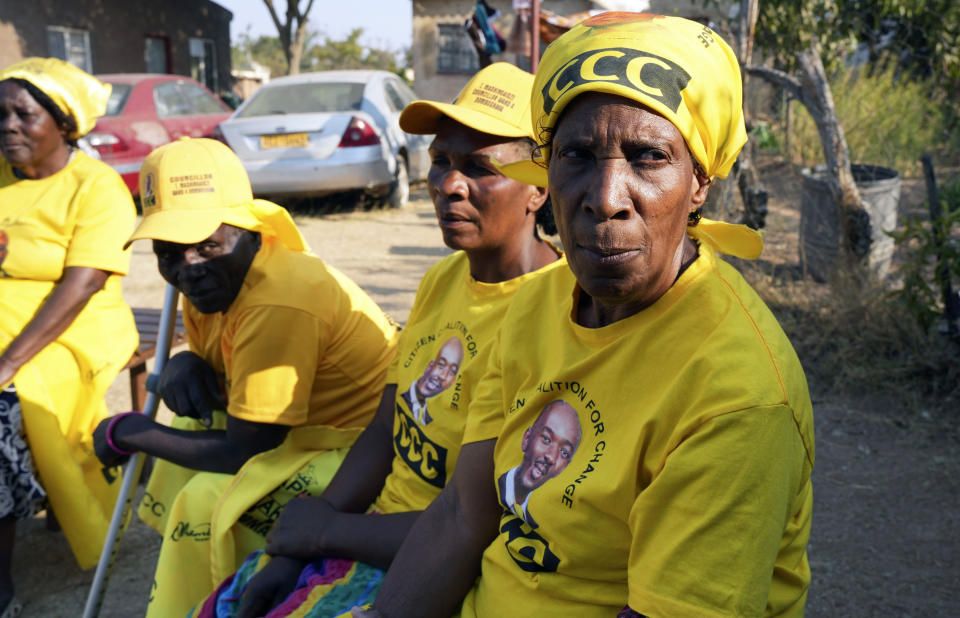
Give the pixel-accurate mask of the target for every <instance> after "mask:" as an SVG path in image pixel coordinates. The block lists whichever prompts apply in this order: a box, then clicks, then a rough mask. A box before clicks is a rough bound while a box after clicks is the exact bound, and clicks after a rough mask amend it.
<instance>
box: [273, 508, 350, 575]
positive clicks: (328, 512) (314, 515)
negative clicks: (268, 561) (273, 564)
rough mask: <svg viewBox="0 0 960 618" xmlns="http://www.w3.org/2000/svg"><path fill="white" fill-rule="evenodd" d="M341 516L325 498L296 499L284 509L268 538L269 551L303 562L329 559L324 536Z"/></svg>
mask: <svg viewBox="0 0 960 618" xmlns="http://www.w3.org/2000/svg"><path fill="white" fill-rule="evenodd" d="M338 515H339V513H338V512H337V510H336V509H334V508H333V505H331V504H330V503H329V502H327V501H326V500H324V499H323V498H313V497H302V498H295V499H293V500H291V501H290V502H288V503H287V505H286V506H284V507H283V511H282V512H281V513H280V517H278V518H277V521H276V522H274V524H273V528H272V529H271V530H270V533H269V534H268V535H267V547H266V552H267V553H268V554H270V555H271V556H287V557H290V558H298V559H300V560H308V561H309V560H317V559H319V558H322V557H325V556H324V554H325V553H326V552H325V547H324V543H323V538H324V535H325V534H327V533H329V532H330V529H331V527H332V526H333V523H334V520H335V519H336V518H337V516H338Z"/></svg>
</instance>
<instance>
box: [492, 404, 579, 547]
mask: <svg viewBox="0 0 960 618" xmlns="http://www.w3.org/2000/svg"><path fill="white" fill-rule="evenodd" d="M581 435H582V431H581V429H580V418H579V417H578V416H577V411H576V410H574V409H573V407H572V406H570V404H568V403H567V402H566V401H563V400H562V399H558V400H556V401H552V402H550V403H548V404H547V405H546V406H545V407H544V408H543V410H541V411H540V414H539V415H538V416H537V419H536V420H535V421H534V422H533V424H532V425H530V427H528V428H527V430H526V431H525V432H523V437H522V438H521V440H520V450H521V451H523V461H521V462H520V465H518V466H516V467H513V468H511V469H509V470H507V471H506V472H505V473H504V474H502V475H500V478H499V479H497V489H498V490H499V492H500V503H501V504H502V505H503V507H504V508H505V509H507V510H508V511H511V512H513V513H514V514H515V515H516V516H517V517H519V518H520V519H522V520H523V521H525V522H526V523H527V525H529V526H530V527H531V528H536V527H537V522H536V521H535V520H534V519H533V517H532V516H531V515H530V510H529V507H528V506H527V503H528V502H529V501H530V494H531V493H533V490H535V489H537V488H538V487H540V486H541V485H543V484H544V483H546V482H547V481H549V480H550V479H552V478H554V477H555V476H557V475H558V474H560V473H561V472H563V470H564V469H565V468H566V467H567V465H568V464H569V463H570V460H571V459H573V455H574V453H576V452H577V447H579V446H580V437H581Z"/></svg>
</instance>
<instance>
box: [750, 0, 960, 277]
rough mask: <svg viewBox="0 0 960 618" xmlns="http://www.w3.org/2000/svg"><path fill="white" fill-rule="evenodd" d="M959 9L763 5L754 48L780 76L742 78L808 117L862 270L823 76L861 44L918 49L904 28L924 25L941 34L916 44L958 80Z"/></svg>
mask: <svg viewBox="0 0 960 618" xmlns="http://www.w3.org/2000/svg"><path fill="white" fill-rule="evenodd" d="M956 4H957V3H956V2H955V0H932V1H927V0H761V1H760V7H759V18H758V20H757V27H756V33H755V43H756V45H757V47H758V48H760V49H761V50H763V51H764V52H765V53H766V54H767V56H768V57H773V58H775V59H776V62H777V67H778V68H770V67H758V66H748V67H747V71H748V72H749V73H751V74H753V75H756V76H758V77H760V78H763V79H765V80H767V81H769V82H771V83H773V84H775V85H777V86H779V87H781V88H783V89H784V90H785V91H786V92H787V93H788V94H789V95H790V96H791V97H792V98H795V99H797V100H799V101H800V102H801V103H802V104H803V105H804V107H806V109H807V111H809V112H810V115H811V116H812V117H813V119H814V122H815V123H816V126H817V130H818V133H819V136H820V142H821V146H822V148H823V153H824V159H825V160H826V166H827V172H828V182H829V185H830V190H831V193H832V194H833V197H834V199H835V201H836V203H837V204H839V206H840V211H841V212H842V213H844V216H843V227H844V239H845V243H844V248H845V249H846V250H847V251H846V252H847V255H848V258H849V260H848V261H849V263H851V264H852V265H856V264H862V263H863V261H864V258H866V256H867V255H868V253H869V248H870V240H871V239H870V231H869V217H868V216H867V214H866V209H865V208H864V204H863V200H862V198H861V196H860V191H859V189H858V188H857V185H856V183H855V182H854V179H853V174H852V172H851V169H850V153H849V148H848V147H847V141H846V137H845V135H844V131H843V127H842V126H841V124H840V122H839V120H838V118H837V112H836V108H835V106H834V102H833V94H832V93H831V91H830V86H829V83H828V82H827V73H828V71H831V70H833V69H835V68H836V67H838V66H839V64H840V63H842V62H844V61H845V59H846V58H847V57H848V56H849V54H850V53H851V52H852V51H853V50H854V49H855V47H856V45H857V43H858V42H860V41H865V40H866V41H867V42H868V44H869V42H870V41H873V42H874V48H875V49H874V51H876V52H878V53H879V52H880V51H882V50H880V49H879V48H880V45H879V43H880V42H881V41H882V40H883V39H884V38H886V46H887V47H890V50H891V51H892V52H894V51H896V50H903V49H906V46H908V45H917V42H916V40H915V41H914V42H913V43H909V41H910V38H911V36H914V38H916V35H915V32H914V29H913V28H912V27H908V26H909V24H921V23H922V24H925V25H926V26H929V27H935V29H936V30H935V31H936V32H937V33H938V34H937V35H936V36H937V38H938V42H936V43H934V42H933V39H932V38H930V37H929V36H926V35H924V36H923V37H921V38H922V40H923V41H926V43H924V44H926V45H928V46H930V47H931V49H934V50H939V51H936V53H937V54H939V56H938V58H939V60H936V61H935V62H934V64H936V65H937V66H938V67H940V68H941V69H942V70H944V71H946V74H950V73H951V72H954V73H955V72H956V68H957V67H956V63H957V60H956V59H957V52H958V50H960V45H958V43H960V38H958V37H960V32H958V25H960V10H958V9H957V7H956ZM931 5H938V6H939V8H940V9H941V12H940V14H939V15H932V14H929V11H930V8H932V7H931ZM940 5H942V6H940ZM898 24H899V25H898ZM934 24H935V25H934ZM891 28H892V30H889V29H891ZM885 29H887V30H885ZM891 36H892V39H891ZM938 46H939V47H938Z"/></svg>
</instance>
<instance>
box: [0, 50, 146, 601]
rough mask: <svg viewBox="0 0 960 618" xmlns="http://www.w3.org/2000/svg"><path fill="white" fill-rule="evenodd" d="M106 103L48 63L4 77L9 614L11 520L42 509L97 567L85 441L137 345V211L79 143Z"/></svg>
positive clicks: (1, 361)
mask: <svg viewBox="0 0 960 618" xmlns="http://www.w3.org/2000/svg"><path fill="white" fill-rule="evenodd" d="M109 94H110V87H109V86H107V85H105V84H103V83H101V82H100V81H98V80H97V79H96V78H94V77H93V76H91V75H88V74H87V73H85V72H83V71H81V70H80V69H78V68H76V67H74V66H72V65H69V64H67V63H65V62H62V61H60V60H56V59H52V58H47V59H43V58H30V59H27V60H24V61H22V62H19V63H17V64H14V65H12V66H9V67H7V68H6V69H3V70H0V244H2V245H3V248H2V249H0V388H3V392H2V394H0V615H2V616H4V617H6V616H8V615H13V612H14V611H15V610H14V609H13V608H14V607H15V606H18V605H19V604H17V603H16V602H15V601H13V600H12V599H13V586H12V581H11V578H10V558H11V551H12V546H13V539H14V527H15V522H16V520H17V519H23V518H26V517H30V516H31V515H33V514H34V513H35V512H36V511H38V510H39V509H41V508H43V506H44V504H45V503H46V504H48V505H49V506H50V507H52V509H53V511H54V512H55V513H56V515H57V517H58V519H59V521H60V523H61V525H62V526H63V530H64V532H65V534H66V536H67V539H68V540H69V541H70V545H71V547H72V549H73V551H74V555H75V556H76V558H77V561H78V562H79V563H80V566H81V567H84V568H86V567H90V566H92V565H93V564H95V563H96V560H97V556H98V555H99V552H100V547H101V545H102V543H103V538H104V536H105V533H106V530H107V527H108V524H109V520H110V512H111V510H112V503H113V500H114V499H115V493H116V490H115V488H112V487H111V486H110V485H109V484H108V483H107V481H106V479H105V477H104V475H103V473H102V472H101V466H100V465H99V462H98V461H97V459H96V457H94V455H93V452H92V449H91V443H90V433H91V431H92V429H93V428H94V427H95V426H96V424H97V423H98V422H99V420H100V419H102V418H104V417H105V416H106V412H107V411H106V406H105V404H104V402H103V395H104V393H105V392H106V390H107V387H108V386H109V385H110V384H111V382H112V381H113V379H114V378H115V377H116V375H117V373H118V372H119V370H120V369H121V368H122V367H123V366H124V364H125V363H126V362H127V361H128V360H129V359H130V355H131V354H132V353H133V351H134V349H135V348H136V345H137V333H136V327H135V325H134V322H133V315H132V313H131V312H130V309H129V307H127V306H126V305H125V304H124V302H123V299H122V297H121V294H120V276H122V275H123V274H125V273H126V272H127V268H128V265H129V261H130V255H129V252H127V251H124V250H123V243H124V241H125V240H126V237H127V236H129V234H130V231H131V230H132V229H133V223H134V218H135V216H136V213H135V210H134V207H133V201H132V199H131V197H130V194H129V192H128V191H127V190H126V188H125V186H124V184H123V181H122V180H121V178H120V176H119V175H117V174H116V172H114V171H113V170H112V169H111V168H110V167H109V166H107V165H105V164H103V163H101V162H99V161H96V160H93V159H91V158H89V157H88V156H87V155H85V154H84V153H82V152H80V151H79V150H77V147H76V140H77V138H78V137H80V136H82V135H84V134H85V133H86V132H88V131H89V130H90V129H91V128H93V125H94V123H95V121H96V118H97V117H98V116H100V115H102V114H103V112H104V110H105V107H106V102H107V98H108V97H109ZM21 419H22V421H21ZM24 434H25V435H24ZM38 479H41V480H42V486H41V484H40V483H39V482H38ZM114 485H119V483H114ZM4 607H7V608H9V609H7V610H3V608H4ZM4 612H6V613H4Z"/></svg>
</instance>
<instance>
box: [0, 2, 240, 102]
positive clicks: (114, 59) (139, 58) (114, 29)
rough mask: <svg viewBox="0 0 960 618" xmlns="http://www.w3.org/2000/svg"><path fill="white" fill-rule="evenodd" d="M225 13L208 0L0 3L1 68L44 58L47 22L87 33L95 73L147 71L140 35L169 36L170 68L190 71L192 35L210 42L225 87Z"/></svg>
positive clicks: (220, 82) (227, 65) (219, 79)
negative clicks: (24, 60) (21, 61)
mask: <svg viewBox="0 0 960 618" xmlns="http://www.w3.org/2000/svg"><path fill="white" fill-rule="evenodd" d="M232 17H233V16H232V14H231V13H230V11H228V10H226V9H225V8H223V7H221V6H220V5H218V4H216V3H214V2H211V1H210V0H162V1H160V2H158V1H155V0H153V1H148V0H10V1H4V2H0V66H7V65H9V64H12V63H13V62H16V61H18V60H21V59H23V58H26V57H29V56H48V55H50V52H49V50H48V47H47V30H46V29H47V26H64V27H69V28H77V29H81V30H86V31H88V32H89V33H90V52H91V58H92V65H93V72H94V73H142V72H145V71H146V59H145V54H144V49H145V48H144V45H145V41H144V38H145V37H146V36H148V35H152V36H165V37H167V38H168V40H169V51H170V53H169V67H168V68H169V71H170V72H171V73H176V74H180V75H190V47H189V40H190V38H191V37H196V38H204V39H210V40H212V41H213V42H214V47H215V50H216V51H215V52H214V55H215V57H216V68H217V86H218V89H219V90H222V91H225V90H229V88H230V86H231V85H232V78H231V76H230V20H231V19H232Z"/></svg>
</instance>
